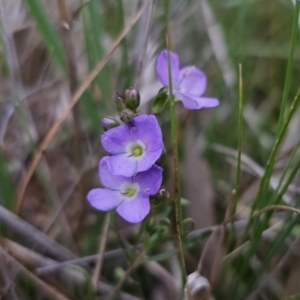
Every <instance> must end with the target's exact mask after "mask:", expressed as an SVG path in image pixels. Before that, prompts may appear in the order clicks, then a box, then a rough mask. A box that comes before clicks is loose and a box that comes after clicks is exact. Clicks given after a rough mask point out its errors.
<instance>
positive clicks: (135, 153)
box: [131, 144, 144, 157]
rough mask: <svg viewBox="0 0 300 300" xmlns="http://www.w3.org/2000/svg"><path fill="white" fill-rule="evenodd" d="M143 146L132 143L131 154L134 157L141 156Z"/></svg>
mask: <svg viewBox="0 0 300 300" xmlns="http://www.w3.org/2000/svg"><path fill="white" fill-rule="evenodd" d="M143 150H144V149H143V147H142V146H141V145H139V144H134V145H132V147H131V154H132V155H133V156H135V157H138V156H141V155H142V154H143Z"/></svg>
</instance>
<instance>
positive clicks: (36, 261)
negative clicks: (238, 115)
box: [1, 239, 139, 300]
mask: <svg viewBox="0 0 300 300" xmlns="http://www.w3.org/2000/svg"><path fill="white" fill-rule="evenodd" d="M1 244H2V245H3V247H4V248H6V249H7V251H8V252H9V253H10V255H12V256H13V257H14V258H15V259H16V260H18V261H20V262H22V264H24V265H26V266H28V267H29V268H35V269H36V271H35V274H36V275H37V276H39V277H40V276H45V275H50V276H51V275H52V274H45V273H43V274H40V273H39V272H38V270H39V269H43V268H44V269H46V268H51V266H55V265H56V264H57V262H56V261H54V260H53V259H50V258H48V257H45V256H43V255H41V254H39V253H36V252H34V251H32V250H29V249H27V248H25V247H23V246H21V245H19V244H17V243H15V242H13V241H10V240H8V239H2V240H1ZM64 266H65V268H62V269H61V270H58V269H56V271H57V272H56V274H54V275H55V277H54V279H56V280H59V283H60V284H62V285H64V282H65V280H66V281H69V282H72V284H73V285H74V286H76V291H77V293H78V291H79V290H83V291H86V289H87V287H88V285H89V283H90V281H89V278H88V277H86V276H85V275H84V274H83V273H82V272H81V271H78V270H77V269H76V268H72V267H68V266H67V265H64ZM111 291H112V286H111V285H109V284H107V283H104V282H102V281H99V282H98V284H97V289H96V291H95V292H97V293H101V294H108V293H110V292H111ZM121 297H122V299H124V300H125V299H126V300H139V299H138V298H136V297H134V296H132V295H129V294H127V293H123V292H122V293H121Z"/></svg>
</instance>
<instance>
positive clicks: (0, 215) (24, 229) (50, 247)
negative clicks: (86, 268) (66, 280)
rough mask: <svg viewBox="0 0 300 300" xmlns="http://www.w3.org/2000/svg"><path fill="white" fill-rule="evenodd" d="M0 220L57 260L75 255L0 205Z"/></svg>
mask: <svg viewBox="0 0 300 300" xmlns="http://www.w3.org/2000/svg"><path fill="white" fill-rule="evenodd" d="M0 221H1V223H2V224H4V225H6V226H7V227H9V228H10V229H12V230H14V231H16V232H17V233H18V234H19V235H20V236H22V237H23V238H24V239H25V240H27V242H31V243H33V244H35V245H36V246H37V247H38V248H39V250H40V251H44V252H46V253H48V254H49V255H51V256H53V257H55V258H57V259H58V260H67V259H71V258H75V257H76V256H75V254H73V253H72V252H71V251H70V250H68V249H67V248H65V247H63V246H62V245H60V244H58V243H57V242H56V241H54V240H52V239H51V238H50V237H48V236H47V235H45V234H44V233H42V232H41V231H39V230H37V229H36V228H35V227H33V226H32V225H30V224H29V223H27V222H25V221H24V220H22V219H21V218H19V217H18V216H16V215H15V214H13V213H11V212H10V211H8V210H7V209H6V208H4V207H3V206H1V205H0Z"/></svg>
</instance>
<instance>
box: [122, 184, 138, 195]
mask: <svg viewBox="0 0 300 300" xmlns="http://www.w3.org/2000/svg"><path fill="white" fill-rule="evenodd" d="M136 192H137V190H136V188H135V187H134V186H128V187H127V188H126V189H125V192H124V194H125V195H126V196H127V197H133V196H134V195H135V194H136Z"/></svg>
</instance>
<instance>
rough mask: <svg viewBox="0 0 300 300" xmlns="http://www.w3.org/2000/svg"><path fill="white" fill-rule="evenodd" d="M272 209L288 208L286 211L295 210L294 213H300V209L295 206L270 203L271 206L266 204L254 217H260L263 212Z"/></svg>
mask: <svg viewBox="0 0 300 300" xmlns="http://www.w3.org/2000/svg"><path fill="white" fill-rule="evenodd" d="M270 210H286V211H291V212H294V213H296V214H298V215H300V209H297V208H294V207H291V206H287V205H270V206H266V207H264V208H263V209H261V210H259V211H257V212H256V213H255V214H254V215H253V217H254V218H256V217H259V216H260V215H261V214H263V213H265V212H267V211H270Z"/></svg>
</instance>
